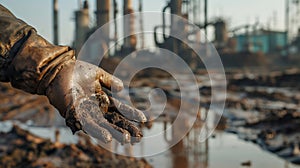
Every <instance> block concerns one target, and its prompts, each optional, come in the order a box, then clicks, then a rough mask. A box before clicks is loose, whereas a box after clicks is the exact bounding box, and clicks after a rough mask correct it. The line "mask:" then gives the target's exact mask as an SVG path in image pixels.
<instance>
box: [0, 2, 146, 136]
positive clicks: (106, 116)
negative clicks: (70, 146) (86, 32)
mask: <svg viewBox="0 0 300 168" xmlns="http://www.w3.org/2000/svg"><path fill="white" fill-rule="evenodd" d="M0 81H1V82H10V83H11V85H12V86H13V87H15V88H18V89H21V90H24V91H26V92H29V93H32V94H40V95H46V96H47V97H48V99H49V101H50V103H51V104H52V105H53V106H54V107H56V108H57V109H58V110H59V112H60V114H61V116H62V117H64V118H65V119H66V125H67V126H69V127H70V128H71V130H72V131H73V133H74V132H76V131H78V130H83V131H84V132H86V133H88V134H90V135H92V136H93V137H96V138H98V139H100V140H102V141H104V142H109V141H111V139H112V137H114V138H116V139H117V140H119V141H120V142H136V141H139V140H140V138H141V136H142V133H141V131H140V130H139V129H138V128H137V127H136V126H135V125H134V124H133V123H132V122H130V121H129V120H132V121H140V122H145V121H146V117H145V116H144V114H143V113H142V112H140V111H139V110H136V109H134V108H131V107H129V106H127V105H124V104H122V103H120V102H119V101H117V100H115V99H113V98H112V97H110V96H108V95H107V94H106V93H105V92H104V91H103V89H102V88H106V89H110V88H112V87H114V88H115V89H116V90H121V89H122V88H123V84H122V82H121V81H120V80H119V79H117V78H115V77H113V76H112V75H110V74H108V73H107V72H105V71H104V70H102V69H101V68H98V67H96V66H93V65H91V64H88V63H85V62H81V61H76V59H75V53H74V50H72V49H71V48H70V47H67V46H56V45H53V44H51V43H49V42H48V41H46V40H45V39H44V38H43V37H41V36H39V35H38V34H37V32H36V30H35V29H34V28H33V27H32V26H30V25H27V24H26V23H25V22H23V21H22V20H20V19H18V18H16V17H15V16H14V15H13V14H12V13H11V12H10V11H9V10H7V9H6V8H5V7H3V6H2V5H0ZM116 107H122V108H121V109H122V111H120V110H119V109H120V108H116Z"/></svg>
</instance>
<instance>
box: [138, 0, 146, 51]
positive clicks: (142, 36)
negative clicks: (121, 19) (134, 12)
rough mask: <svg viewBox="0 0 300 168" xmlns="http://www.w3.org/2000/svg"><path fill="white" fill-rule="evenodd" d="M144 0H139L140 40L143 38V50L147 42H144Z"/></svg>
mask: <svg viewBox="0 0 300 168" xmlns="http://www.w3.org/2000/svg"><path fill="white" fill-rule="evenodd" d="M142 12H143V0H139V13H140V14H139V15H140V19H139V20H140V31H141V33H140V38H141V48H144V46H145V40H144V22H143V17H142V16H143V15H142Z"/></svg>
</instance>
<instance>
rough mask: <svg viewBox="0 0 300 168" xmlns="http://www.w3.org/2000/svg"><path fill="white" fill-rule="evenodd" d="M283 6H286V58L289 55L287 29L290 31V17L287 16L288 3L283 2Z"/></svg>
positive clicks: (287, 1)
mask: <svg viewBox="0 0 300 168" xmlns="http://www.w3.org/2000/svg"><path fill="white" fill-rule="evenodd" d="M285 5H286V8H285V25H286V46H285V47H286V56H288V55H289V47H288V46H289V45H288V43H289V29H290V27H289V26H290V25H289V24H290V16H289V13H290V3H289V0H285Z"/></svg>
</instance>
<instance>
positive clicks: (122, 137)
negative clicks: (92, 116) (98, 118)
mask: <svg viewBox="0 0 300 168" xmlns="http://www.w3.org/2000/svg"><path fill="white" fill-rule="evenodd" d="M98 124H99V125H100V126H101V127H103V128H105V129H107V130H108V131H109V132H110V134H111V135H112V136H113V137H114V138H115V139H116V140H117V141H119V142H121V143H122V144H123V143H129V142H130V134H129V132H128V131H126V130H124V129H122V128H120V127H117V126H116V125H113V124H111V123H109V122H107V121H103V122H100V123H98Z"/></svg>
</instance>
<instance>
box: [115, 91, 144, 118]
mask: <svg viewBox="0 0 300 168" xmlns="http://www.w3.org/2000/svg"><path fill="white" fill-rule="evenodd" d="M109 99H110V102H111V106H110V107H109V111H116V112H119V113H120V114H122V115H123V116H124V117H126V118H127V119H129V120H133V121H138V122H142V123H144V122H146V121H147V118H146V116H145V115H144V113H143V112H142V111H140V110H138V109H136V108H133V107H131V106H129V105H127V104H124V103H122V102H120V101H119V100H117V99H115V98H113V97H109Z"/></svg>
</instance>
